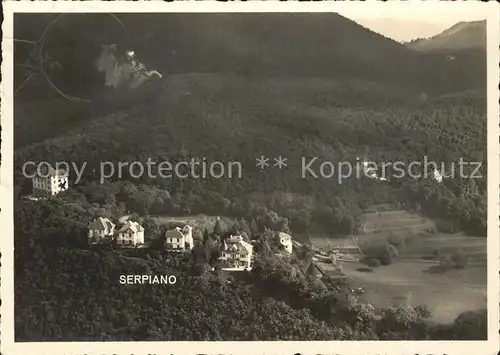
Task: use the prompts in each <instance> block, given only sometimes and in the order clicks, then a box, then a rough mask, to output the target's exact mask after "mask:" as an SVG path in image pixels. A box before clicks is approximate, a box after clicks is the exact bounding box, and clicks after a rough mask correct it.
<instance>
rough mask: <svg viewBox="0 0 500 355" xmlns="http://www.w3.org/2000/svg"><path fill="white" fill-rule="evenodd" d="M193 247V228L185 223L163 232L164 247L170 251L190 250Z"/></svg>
mask: <svg viewBox="0 0 500 355" xmlns="http://www.w3.org/2000/svg"><path fill="white" fill-rule="evenodd" d="M193 247H194V241H193V228H192V227H191V226H189V225H187V224H186V225H185V226H184V227H183V228H182V229H181V228H179V227H176V228H174V229H172V230H169V231H166V232H165V248H166V249H167V250H171V251H190V250H191V249H193Z"/></svg>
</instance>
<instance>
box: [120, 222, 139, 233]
mask: <svg viewBox="0 0 500 355" xmlns="http://www.w3.org/2000/svg"><path fill="white" fill-rule="evenodd" d="M129 229H131V230H132V232H134V233H137V232H142V231H144V228H143V227H142V226H141V225H140V224H139V223H137V222H133V221H127V222H125V223H124V224H123V225H122V226H121V227H120V229H118V233H120V232H125V231H127V230H129Z"/></svg>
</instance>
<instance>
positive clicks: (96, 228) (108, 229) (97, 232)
mask: <svg viewBox="0 0 500 355" xmlns="http://www.w3.org/2000/svg"><path fill="white" fill-rule="evenodd" d="M115 227H116V226H115V224H114V223H113V222H111V221H110V220H109V219H108V218H102V217H99V218H96V219H94V220H93V221H92V222H91V223H90V224H89V232H88V237H89V242H90V243H91V244H99V243H103V242H105V241H110V240H111V239H112V238H113V235H114V234H115Z"/></svg>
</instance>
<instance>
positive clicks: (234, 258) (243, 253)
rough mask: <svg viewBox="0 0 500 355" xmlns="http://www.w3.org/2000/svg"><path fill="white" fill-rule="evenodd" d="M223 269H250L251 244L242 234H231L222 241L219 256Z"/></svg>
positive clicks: (251, 257) (251, 258)
mask: <svg viewBox="0 0 500 355" xmlns="http://www.w3.org/2000/svg"><path fill="white" fill-rule="evenodd" d="M219 259H220V260H221V263H222V269H223V270H250V269H251V268H252V260H253V246H252V245H251V244H250V243H247V242H245V241H244V240H243V237H242V236H239V235H238V236H231V237H229V238H228V239H227V240H226V241H224V244H223V248H222V251H221V256H220V258H219Z"/></svg>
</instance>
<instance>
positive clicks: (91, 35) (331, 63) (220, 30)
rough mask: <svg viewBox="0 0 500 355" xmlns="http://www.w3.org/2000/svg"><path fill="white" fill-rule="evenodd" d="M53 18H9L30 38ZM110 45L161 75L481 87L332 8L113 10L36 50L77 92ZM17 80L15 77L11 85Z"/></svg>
mask: <svg viewBox="0 0 500 355" xmlns="http://www.w3.org/2000/svg"><path fill="white" fill-rule="evenodd" d="M54 19H56V15H45V14H36V15H33V14H26V15H20V16H16V19H15V22H16V23H15V33H16V37H18V38H21V39H27V40H36V39H38V38H39V37H40V33H43V31H44V29H45V28H46V26H47V24H49V23H52V21H54ZM16 44H17V46H16V62H18V63H22V62H23V61H24V60H25V58H26V57H27V56H28V55H29V51H30V46H29V45H28V44H26V43H16ZM110 44H117V47H118V49H119V50H120V51H125V50H134V51H135V53H136V55H137V56H138V57H139V58H140V59H141V61H142V62H143V63H144V65H145V66H146V67H147V68H155V69H156V70H158V71H159V72H160V73H162V74H164V75H168V74H175V73H192V72H197V73H200V72H203V73H219V74H220V73H233V74H234V73H237V74H243V75H247V76H265V77H268V76H286V77H333V78H344V79H345V78H357V79H365V80H369V81H381V82H385V83H393V84H396V85H398V86H405V87H407V88H414V89H415V90H420V91H422V90H423V91H426V92H431V91H441V92H443V91H450V90H451V91H460V90H462V89H470V88H477V87H480V86H481V85H482V82H481V79H482V76H481V72H479V71H478V72H476V73H474V74H475V75H473V76H472V75H471V76H470V77H463V76H461V75H459V74H460V73H462V72H463V65H469V66H471V67H474V66H472V65H470V63H462V67H460V68H455V67H449V66H448V65H447V63H446V61H445V60H443V59H442V58H431V59H428V58H426V56H425V54H420V53H414V52H413V51H411V50H409V49H408V48H405V47H404V46H403V45H401V44H400V43H397V42H395V41H393V40H390V39H387V38H385V37H383V36H381V35H379V34H377V33H374V32H371V31H369V30H368V29H365V28H363V27H362V26H360V25H358V24H356V23H355V22H353V21H351V20H349V19H347V18H345V17H342V16H340V15H338V14H335V13H329V14H302V13H297V14H282V13H274V14H273V13H271V14H251V13H250V14H249V13H245V14H209V15H207V14H169V15H165V14H139V15H138V14H133V15H132V14H119V21H117V20H116V18H113V17H112V16H110V15H106V14H99V15H88V14H87V15H74V14H73V15H64V16H62V17H59V18H58V19H57V21H56V22H53V25H52V26H51V27H50V29H49V31H48V32H47V38H46V40H45V46H44V51H45V52H46V53H47V54H48V55H49V56H50V57H51V58H54V60H56V61H57V64H58V65H57V66H58V67H59V68H61V69H60V70H59V71H58V72H57V73H55V74H54V75H55V76H57V78H56V79H57V80H58V83H60V85H62V86H63V87H67V88H68V90H69V91H72V92H85V90H94V89H95V84H96V83H101V84H102V82H103V78H102V77H101V76H100V75H98V74H97V73H96V70H95V67H94V63H95V61H96V58H97V57H98V56H99V53H100V51H101V46H103V45H110ZM131 47H132V48H131ZM477 70H480V69H477ZM436 73H439V74H440V75H441V76H444V77H445V78H457V77H458V79H455V80H454V82H453V84H452V85H449V81H446V80H436V78H435V76H436ZM16 74H18V73H17V72H16ZM19 74H22V71H21V70H19ZM23 78H24V77H23V76H22V75H16V81H17V82H19V83H20V82H22V80H23ZM440 79H441V78H440ZM23 90H27V89H23ZM36 91H37V92H38V91H40V90H36Z"/></svg>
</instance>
